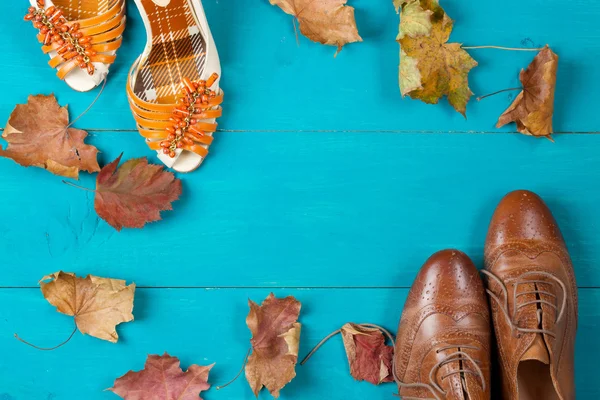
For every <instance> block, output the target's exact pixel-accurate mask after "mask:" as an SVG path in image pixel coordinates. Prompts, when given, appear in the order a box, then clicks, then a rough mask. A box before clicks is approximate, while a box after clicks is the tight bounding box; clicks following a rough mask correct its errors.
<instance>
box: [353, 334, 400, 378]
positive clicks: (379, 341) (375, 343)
mask: <svg viewBox="0 0 600 400" xmlns="http://www.w3.org/2000/svg"><path fill="white" fill-rule="evenodd" d="M342 339H343V341H344V348H345V349H346V355H347V356H348V362H349V363H350V374H351V375H352V376H353V377H354V379H356V380H359V381H363V380H364V381H367V382H370V383H372V384H374V385H379V384H380V383H383V382H392V381H393V380H394V378H393V376H392V359H393V357H394V348H393V347H392V346H387V345H386V344H385V340H386V339H385V337H384V336H383V334H382V333H381V331H380V330H379V329H376V328H370V327H366V326H363V325H357V324H352V323H348V324H346V325H344V326H343V327H342Z"/></svg>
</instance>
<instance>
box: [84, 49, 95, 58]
mask: <svg viewBox="0 0 600 400" xmlns="http://www.w3.org/2000/svg"><path fill="white" fill-rule="evenodd" d="M96 54H98V53H96V52H95V51H94V50H86V51H85V55H86V56H88V57H94V56H95V55H96Z"/></svg>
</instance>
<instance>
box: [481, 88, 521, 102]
mask: <svg viewBox="0 0 600 400" xmlns="http://www.w3.org/2000/svg"><path fill="white" fill-rule="evenodd" d="M511 90H523V88H522V87H514V88H508V89H502V90H498V91H497V92H494V93H489V94H486V95H484V96H479V97H478V98H477V101H480V100H482V99H485V98H486V97H490V96H494V95H496V94H498V93H503V92H509V91H511Z"/></svg>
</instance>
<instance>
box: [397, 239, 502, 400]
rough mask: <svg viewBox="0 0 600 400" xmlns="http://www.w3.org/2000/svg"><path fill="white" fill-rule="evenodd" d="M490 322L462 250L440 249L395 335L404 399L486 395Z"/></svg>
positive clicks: (467, 399) (459, 399) (460, 399)
mask: <svg viewBox="0 0 600 400" xmlns="http://www.w3.org/2000/svg"><path fill="white" fill-rule="evenodd" d="M490 337H491V321H490V315H489V307H488V303H487V298H486V295H485V289H484V286H483V282H482V280H481V278H480V276H479V273H478V272H477V269H476V268H475V266H474V265H473V263H472V262H471V260H470V259H469V257H467V256H466V255H465V254H464V253H462V252H460V251H458V250H443V251H440V252H438V253H435V254H434V255H433V256H431V257H430V258H429V259H428V260H427V262H426V263H425V265H423V267H422V268H421V271H420V272H419V274H418V276H417V279H416V280H415V282H414V284H413V286H412V288H411V290H410V293H409V295H408V298H407V300H406V303H405V306H404V311H403V312H402V319H401V320H400V326H399V328H398V335H397V337H396V346H395V356H394V377H395V379H396V382H397V383H398V390H399V393H400V397H401V398H402V399H403V400H414V399H435V400H446V399H447V400H487V399H489V398H490Z"/></svg>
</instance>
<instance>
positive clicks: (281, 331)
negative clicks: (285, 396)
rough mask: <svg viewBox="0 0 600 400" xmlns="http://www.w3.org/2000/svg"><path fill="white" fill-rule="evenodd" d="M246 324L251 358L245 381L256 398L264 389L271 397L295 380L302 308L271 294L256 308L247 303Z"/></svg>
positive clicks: (296, 301) (253, 304)
mask: <svg viewBox="0 0 600 400" xmlns="http://www.w3.org/2000/svg"><path fill="white" fill-rule="evenodd" d="M248 305H249V306H250V313H249V314H248V317H247V318H246V324H247V325H248V328H250V331H251V332H252V339H251V340H250V342H251V344H252V350H253V351H252V354H251V355H250V357H248V363H247V364H246V379H247V380H248V383H249V384H250V387H251V388H252V391H253V392H254V394H255V395H256V396H258V393H259V392H260V390H261V389H262V388H263V387H266V388H267V389H268V390H269V392H270V393H271V394H272V395H273V397H275V398H278V397H279V391H280V390H281V389H282V388H283V387H284V386H285V385H287V384H288V383H289V382H290V381H291V380H292V379H294V377H295V376H296V363H297V361H298V347H299V344H300V330H301V324H300V323H298V322H297V321H298V317H299V316H300V308H301V304H300V302H299V301H298V300H296V299H295V298H294V297H292V296H289V297H286V298H284V299H278V298H275V295H273V293H271V294H270V295H269V297H267V298H266V300H265V301H264V302H263V303H262V304H261V305H260V306H259V305H257V304H256V303H254V302H253V301H252V300H249V301H248Z"/></svg>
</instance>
